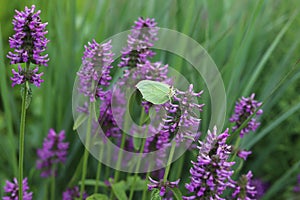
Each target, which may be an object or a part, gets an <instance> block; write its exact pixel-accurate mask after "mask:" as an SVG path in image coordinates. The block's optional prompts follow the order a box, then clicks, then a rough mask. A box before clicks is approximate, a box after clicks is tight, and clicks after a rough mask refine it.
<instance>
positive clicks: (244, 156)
mask: <svg viewBox="0 0 300 200" xmlns="http://www.w3.org/2000/svg"><path fill="white" fill-rule="evenodd" d="M250 154H252V151H245V150H239V151H238V153H237V155H238V157H240V158H242V159H244V160H247V158H248V156H249V155H250Z"/></svg>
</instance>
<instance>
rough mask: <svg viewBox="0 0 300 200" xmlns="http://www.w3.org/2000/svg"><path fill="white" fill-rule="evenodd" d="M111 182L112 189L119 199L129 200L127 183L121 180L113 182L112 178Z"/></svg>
mask: <svg viewBox="0 0 300 200" xmlns="http://www.w3.org/2000/svg"><path fill="white" fill-rule="evenodd" d="M110 182H111V188H112V191H113V193H114V194H115V195H116V197H117V199H118V200H127V199H128V198H127V196H126V192H125V191H126V188H127V186H126V184H125V182H124V181H120V182H118V183H112V181H111V180H110Z"/></svg>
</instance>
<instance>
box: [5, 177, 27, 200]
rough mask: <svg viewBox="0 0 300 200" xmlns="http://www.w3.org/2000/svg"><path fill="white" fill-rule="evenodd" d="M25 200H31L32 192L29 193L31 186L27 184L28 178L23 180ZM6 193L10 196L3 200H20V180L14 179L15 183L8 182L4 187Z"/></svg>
mask: <svg viewBox="0 0 300 200" xmlns="http://www.w3.org/2000/svg"><path fill="white" fill-rule="evenodd" d="M22 189H23V200H31V199H32V192H28V190H29V186H28V182H27V178H25V179H23V188H22ZM4 191H5V192H6V193H8V194H6V195H7V196H4V197H3V198H2V200H18V199H19V196H18V195H19V184H18V180H17V179H16V178H14V181H13V182H10V181H6V185H5V186H4Z"/></svg>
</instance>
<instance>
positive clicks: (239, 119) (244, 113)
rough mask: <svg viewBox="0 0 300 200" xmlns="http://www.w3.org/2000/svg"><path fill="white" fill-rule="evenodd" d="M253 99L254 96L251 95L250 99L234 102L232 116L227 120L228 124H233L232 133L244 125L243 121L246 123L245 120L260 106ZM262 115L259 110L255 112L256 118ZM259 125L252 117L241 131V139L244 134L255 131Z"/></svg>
mask: <svg viewBox="0 0 300 200" xmlns="http://www.w3.org/2000/svg"><path fill="white" fill-rule="evenodd" d="M254 97H255V94H254V93H253V94H252V95H251V96H250V97H248V98H245V97H242V99H240V100H239V102H236V104H235V110H234V114H233V115H232V117H231V118H230V119H229V121H230V122H232V123H235V126H234V127H233V128H232V130H233V131H235V130H237V129H238V128H239V127H240V126H241V125H242V124H243V123H244V121H246V120H247V118H248V117H249V116H251V115H252V114H253V113H254V112H255V111H256V109H257V108H258V107H260V106H261V105H262V103H261V102H258V101H256V100H254ZM262 113H263V110H262V109H259V110H258V111H257V112H256V116H259V115H261V114H262ZM259 125H260V123H259V122H257V120H256V118H255V117H253V118H252V119H251V120H250V121H249V122H248V124H247V126H246V127H244V128H243V129H242V130H241V132H240V136H241V137H243V136H244V134H246V133H249V132H250V131H255V130H256V129H257V128H258V127H259Z"/></svg>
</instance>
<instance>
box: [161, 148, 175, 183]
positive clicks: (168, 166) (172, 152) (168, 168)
mask: <svg viewBox="0 0 300 200" xmlns="http://www.w3.org/2000/svg"><path fill="white" fill-rule="evenodd" d="M175 147H176V142H173V143H172V147H171V150H170V155H169V159H168V162H167V167H166V171H165V174H164V183H166V182H167V180H168V175H169V172H170V168H171V163H172V159H173V156H174V152H175Z"/></svg>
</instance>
